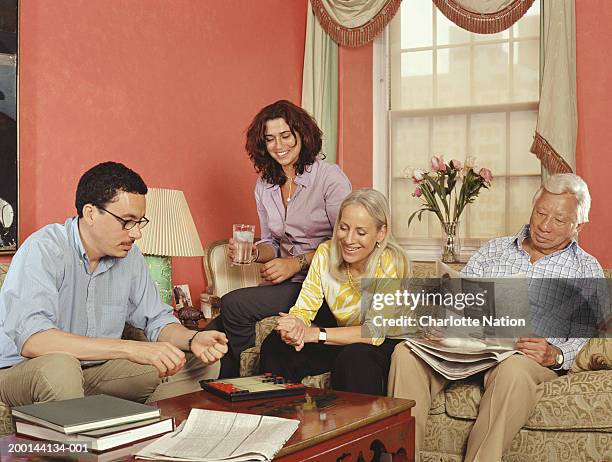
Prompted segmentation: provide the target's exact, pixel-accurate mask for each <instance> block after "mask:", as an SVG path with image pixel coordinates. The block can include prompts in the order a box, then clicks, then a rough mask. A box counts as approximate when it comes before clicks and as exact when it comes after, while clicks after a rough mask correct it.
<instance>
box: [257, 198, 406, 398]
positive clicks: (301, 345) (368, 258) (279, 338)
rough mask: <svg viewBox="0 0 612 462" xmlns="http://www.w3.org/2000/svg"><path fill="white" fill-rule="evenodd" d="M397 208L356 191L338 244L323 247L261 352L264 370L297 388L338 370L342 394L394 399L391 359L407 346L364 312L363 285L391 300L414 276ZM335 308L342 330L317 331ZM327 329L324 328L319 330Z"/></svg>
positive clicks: (337, 231) (336, 384) (337, 232)
mask: <svg viewBox="0 0 612 462" xmlns="http://www.w3.org/2000/svg"><path fill="white" fill-rule="evenodd" d="M389 226H390V218H389V206H388V203H387V200H386V199H385V197H384V196H383V195H382V194H381V193H380V192H378V191H376V190H374V189H359V190H357V191H353V192H352V193H351V194H350V195H349V196H348V197H347V198H346V199H345V200H344V201H343V202H342V205H341V207H340V214H339V216H338V221H337V223H336V226H335V228H334V235H333V238H332V240H331V241H328V242H325V243H323V244H321V245H320V246H319V248H318V249H317V251H316V253H315V255H314V258H313V260H312V266H311V267H310V270H309V271H308V276H307V277H306V280H305V281H304V284H303V286H302V291H301V292H300V295H299V297H298V299H297V301H296V302H295V305H294V306H293V307H292V308H291V309H290V310H289V314H281V318H280V320H279V321H278V325H277V327H276V331H277V332H272V333H271V334H270V335H269V336H268V337H267V338H266V340H265V341H264V343H263V345H262V347H261V357H260V358H261V359H260V370H261V372H272V373H275V374H280V375H282V376H284V377H286V378H288V379H289V380H291V381H293V382H300V381H301V380H302V379H303V378H304V377H306V376H308V375H318V374H322V373H323V372H328V371H331V375H332V387H333V388H334V389H336V390H344V391H352V392H357V393H368V394H372V395H383V396H384V395H386V392H387V376H388V375H389V367H390V364H391V354H392V353H393V349H394V347H395V345H396V344H397V343H399V342H400V341H401V340H391V339H385V338H384V332H382V331H384V329H382V331H381V329H377V328H376V327H375V326H374V324H375V322H374V323H372V319H373V318H372V317H371V315H372V313H371V312H370V310H369V308H370V307H369V306H366V307H363V308H362V303H361V297H362V290H361V288H362V287H361V281H362V280H363V281H364V282H366V281H367V283H369V284H373V285H370V288H371V289H370V293H384V292H386V291H388V290H389V289H390V288H391V287H394V286H396V285H398V284H399V281H400V279H401V278H404V277H406V276H407V275H408V273H409V264H408V258H407V256H406V254H405V252H404V251H403V249H402V248H401V247H400V246H399V245H398V244H396V243H395V241H394V239H393V237H392V236H391V232H390V229H389ZM325 303H327V305H328V306H329V308H330V309H331V312H332V314H333V315H334V317H335V319H336V321H337V325H338V326H339V327H333V328H330V329H324V328H322V327H317V326H313V325H312V324H311V323H312V321H313V320H314V319H315V316H316V315H317V313H318V311H319V309H320V308H321V306H322V305H323V304H325ZM318 326H322V324H318Z"/></svg>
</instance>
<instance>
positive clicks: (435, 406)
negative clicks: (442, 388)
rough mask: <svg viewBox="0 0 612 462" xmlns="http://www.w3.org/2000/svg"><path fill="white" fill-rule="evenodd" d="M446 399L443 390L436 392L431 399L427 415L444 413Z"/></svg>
mask: <svg viewBox="0 0 612 462" xmlns="http://www.w3.org/2000/svg"><path fill="white" fill-rule="evenodd" d="M445 402H446V399H445V396H444V392H442V393H438V394H437V395H436V396H434V398H433V399H432V400H431V408H429V415H437V414H444V413H445V412H446V405H445Z"/></svg>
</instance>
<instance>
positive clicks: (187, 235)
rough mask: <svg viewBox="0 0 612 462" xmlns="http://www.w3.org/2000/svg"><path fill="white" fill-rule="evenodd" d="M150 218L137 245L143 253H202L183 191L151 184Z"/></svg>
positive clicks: (148, 197)
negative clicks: (156, 186)
mask: <svg viewBox="0 0 612 462" xmlns="http://www.w3.org/2000/svg"><path fill="white" fill-rule="evenodd" d="M146 216H147V218H148V219H149V220H150V223H149V224H148V226H147V227H145V228H144V229H143V230H142V238H140V239H139V240H138V247H139V248H140V250H141V251H142V253H144V254H148V255H160V256H165V257H201V256H202V255H204V249H203V248H202V242H201V241H200V236H199V235H198V231H197V230H196V227H195V223H194V222H193V218H192V216H191V212H190V211H189V206H188V205H187V201H186V200H185V195H184V194H183V191H177V190H174V189H163V188H149V192H148V193H147V214H146Z"/></svg>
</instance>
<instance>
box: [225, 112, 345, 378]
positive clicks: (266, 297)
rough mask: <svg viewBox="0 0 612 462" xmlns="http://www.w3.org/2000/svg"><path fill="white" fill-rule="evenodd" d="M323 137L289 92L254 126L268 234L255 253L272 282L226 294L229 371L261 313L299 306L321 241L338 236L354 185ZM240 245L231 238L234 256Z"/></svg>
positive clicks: (259, 200) (253, 152)
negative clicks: (326, 157)
mask: <svg viewBox="0 0 612 462" xmlns="http://www.w3.org/2000/svg"><path fill="white" fill-rule="evenodd" d="M321 138H322V132H321V129H320V128H319V127H318V126H317V123H316V122H315V120H314V119H313V118H312V117H311V116H310V115H309V114H308V113H307V112H306V111H304V110H303V109H302V108H300V107H298V106H296V105H295V104H293V103H291V102H289V101H285V100H281V101H277V102H275V103H273V104H271V105H269V106H266V107H264V108H263V109H262V110H261V111H259V113H258V114H257V115H256V116H255V118H254V119H253V121H252V122H251V125H250V126H249V128H248V131H247V140H246V150H247V152H248V154H249V157H250V159H251V161H252V162H253V165H254V166H255V170H256V171H257V172H258V173H259V174H260V177H259V178H258V179H257V183H256V184H255V202H256V204H257V213H258V215H259V223H260V230H261V240H260V241H259V242H257V243H256V244H255V245H254V246H253V256H254V258H255V261H256V262H259V263H263V267H262V272H261V274H262V277H263V279H264V280H265V281H266V282H267V285H262V286H259V287H249V288H245V289H238V290H235V291H233V292H230V293H228V294H226V295H225V296H224V297H223V298H222V299H221V303H222V309H221V323H222V329H223V330H224V331H225V333H226V334H227V338H228V341H229V346H230V353H231V354H230V355H227V357H228V359H226V360H225V361H224V363H223V368H222V372H221V374H222V376H225V377H227V376H231V375H237V372H238V371H237V363H238V361H239V360H240V353H242V351H243V350H245V349H247V348H250V347H251V346H253V345H254V343H255V323H256V322H257V321H259V320H260V319H263V318H265V317H268V316H272V315H276V314H278V313H279V312H287V311H288V310H289V308H290V307H291V306H293V304H294V303H295V300H296V299H297V296H298V294H299V293H300V289H301V287H302V281H303V280H304V278H305V277H306V273H307V271H308V267H309V266H310V262H311V261H312V257H313V255H314V252H315V250H316V249H317V246H318V245H319V244H320V243H321V242H324V241H326V240H328V239H329V238H330V237H331V235H332V232H333V226H334V223H335V222H336V217H337V216H338V210H339V207H340V203H341V202H342V200H343V199H344V198H345V197H346V196H347V195H348V194H349V193H350V192H351V184H350V182H349V180H348V178H347V177H346V175H345V174H344V173H343V172H342V170H340V168H339V167H338V166H337V165H335V164H329V163H327V162H324V161H323V156H322V155H321V145H322V139H321ZM235 249H236V248H235V245H234V242H233V240H232V239H230V244H229V253H230V256H232V257H233V253H234V252H235ZM328 313H329V311H328ZM330 317H331V316H330Z"/></svg>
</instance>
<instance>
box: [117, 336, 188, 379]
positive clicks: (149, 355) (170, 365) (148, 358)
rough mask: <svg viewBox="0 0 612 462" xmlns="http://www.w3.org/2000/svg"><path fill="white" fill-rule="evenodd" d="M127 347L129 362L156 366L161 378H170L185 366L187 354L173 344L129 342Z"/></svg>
mask: <svg viewBox="0 0 612 462" xmlns="http://www.w3.org/2000/svg"><path fill="white" fill-rule="evenodd" d="M127 345H128V351H127V359H128V360H130V361H132V362H135V363H138V364H150V365H151V366H155V368H156V369H157V370H158V371H159V376H160V377H170V376H172V375H174V374H176V373H177V372H178V371H180V370H181V369H182V368H183V366H184V365H185V353H184V352H183V351H181V350H179V349H178V348H177V347H175V346H174V345H172V344H171V343H168V342H139V341H129V342H128V343H127Z"/></svg>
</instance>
